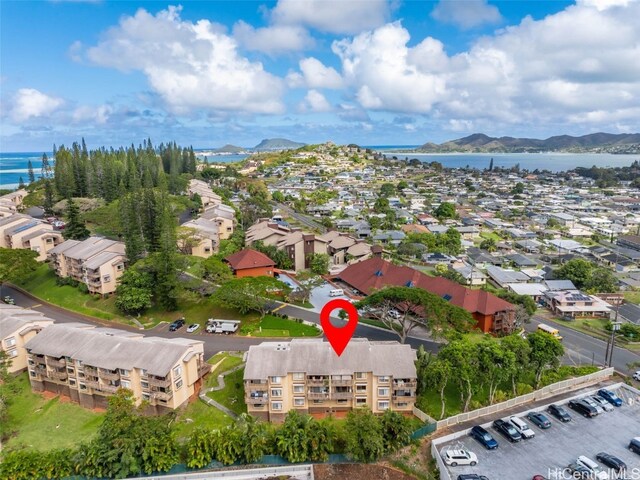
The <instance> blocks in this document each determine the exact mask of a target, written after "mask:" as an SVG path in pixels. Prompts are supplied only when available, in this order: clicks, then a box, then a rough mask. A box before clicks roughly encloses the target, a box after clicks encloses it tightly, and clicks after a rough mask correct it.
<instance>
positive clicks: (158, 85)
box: [86, 7, 284, 113]
mask: <svg viewBox="0 0 640 480" xmlns="http://www.w3.org/2000/svg"><path fill="white" fill-rule="evenodd" d="M180 10H181V7H169V8H168V9H167V10H163V11H161V12H159V13H158V14H156V15H151V14H150V13H148V12H147V11H146V10H144V9H140V10H138V11H137V12H136V14H135V15H134V16H125V17H123V18H122V19H121V20H120V23H119V25H118V26H116V27H112V28H111V29H109V30H108V31H107V32H106V33H105V34H104V35H103V37H102V39H101V41H100V42H99V43H98V44H97V45H96V46H94V47H92V48H89V49H88V50H87V52H86V55H87V58H88V59H89V60H90V61H91V62H93V63H94V64H96V65H101V66H104V67H113V68H117V69H119V70H122V71H131V70H140V71H142V72H143V73H144V74H145V75H146V77H147V79H148V81H149V84H150V85H151V87H152V89H153V90H154V91H155V92H157V93H158V94H159V95H160V96H161V97H162V99H163V100H164V101H165V102H166V103H167V105H168V106H169V107H170V108H171V109H172V110H173V111H174V112H176V113H186V112H188V111H189V110H192V109H199V108H204V109H211V110H232V111H240V112H243V111H244V112H254V113H279V112H282V111H283V104H282V102H281V96H282V94H283V90H284V85H283V82H282V80H281V79H280V78H278V77H276V76H274V75H272V74H270V73H268V72H266V71H265V70H264V68H263V66H262V64H261V63H259V62H251V61H249V60H248V59H246V58H244V57H242V56H241V55H240V54H239V53H238V48H237V43H236V41H235V40H234V39H233V38H232V37H230V36H229V35H227V34H225V31H224V27H222V26H220V25H218V24H215V23H212V22H210V21H208V20H199V21H198V22H196V23H192V22H189V21H183V20H181V18H180Z"/></svg>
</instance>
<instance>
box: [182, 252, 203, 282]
mask: <svg viewBox="0 0 640 480" xmlns="http://www.w3.org/2000/svg"><path fill="white" fill-rule="evenodd" d="M184 258H185V260H186V262H187V264H188V266H187V273H190V274H191V275H193V276H195V277H198V278H202V273H203V272H202V262H204V260H205V259H204V258H202V257H194V256H193V255H185V256H184Z"/></svg>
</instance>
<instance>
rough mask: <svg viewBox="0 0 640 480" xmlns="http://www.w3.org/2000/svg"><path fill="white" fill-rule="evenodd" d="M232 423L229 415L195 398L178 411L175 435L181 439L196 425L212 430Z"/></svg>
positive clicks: (189, 433)
mask: <svg viewBox="0 0 640 480" xmlns="http://www.w3.org/2000/svg"><path fill="white" fill-rule="evenodd" d="M232 423H233V419H232V418H231V417H230V416H228V415H226V414H224V413H222V412H221V411H220V410H218V409H217V408H213V407H210V406H209V405H207V404H206V403H204V402H203V401H202V400H200V399H199V398H197V399H195V400H192V402H191V403H189V405H188V406H187V408H185V409H184V410H182V411H181V412H180V413H179V415H178V418H177V420H176V436H177V438H178V439H182V438H186V437H188V436H189V435H191V433H192V432H193V431H194V430H195V429H196V428H197V427H204V428H207V429H211V430H213V429H217V428H222V427H226V426H227V425H231V424H232Z"/></svg>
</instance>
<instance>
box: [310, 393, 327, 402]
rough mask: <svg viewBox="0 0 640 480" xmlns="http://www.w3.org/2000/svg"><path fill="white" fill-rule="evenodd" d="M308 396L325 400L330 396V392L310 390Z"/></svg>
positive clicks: (312, 398)
mask: <svg viewBox="0 0 640 480" xmlns="http://www.w3.org/2000/svg"><path fill="white" fill-rule="evenodd" d="M307 398H308V399H310V400H325V399H327V398H329V392H326V393H318V392H309V393H307Z"/></svg>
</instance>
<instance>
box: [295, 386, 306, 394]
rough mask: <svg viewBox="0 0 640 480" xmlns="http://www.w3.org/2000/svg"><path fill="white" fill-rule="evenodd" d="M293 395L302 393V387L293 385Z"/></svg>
mask: <svg viewBox="0 0 640 480" xmlns="http://www.w3.org/2000/svg"><path fill="white" fill-rule="evenodd" d="M293 393H304V385H294V386H293Z"/></svg>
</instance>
